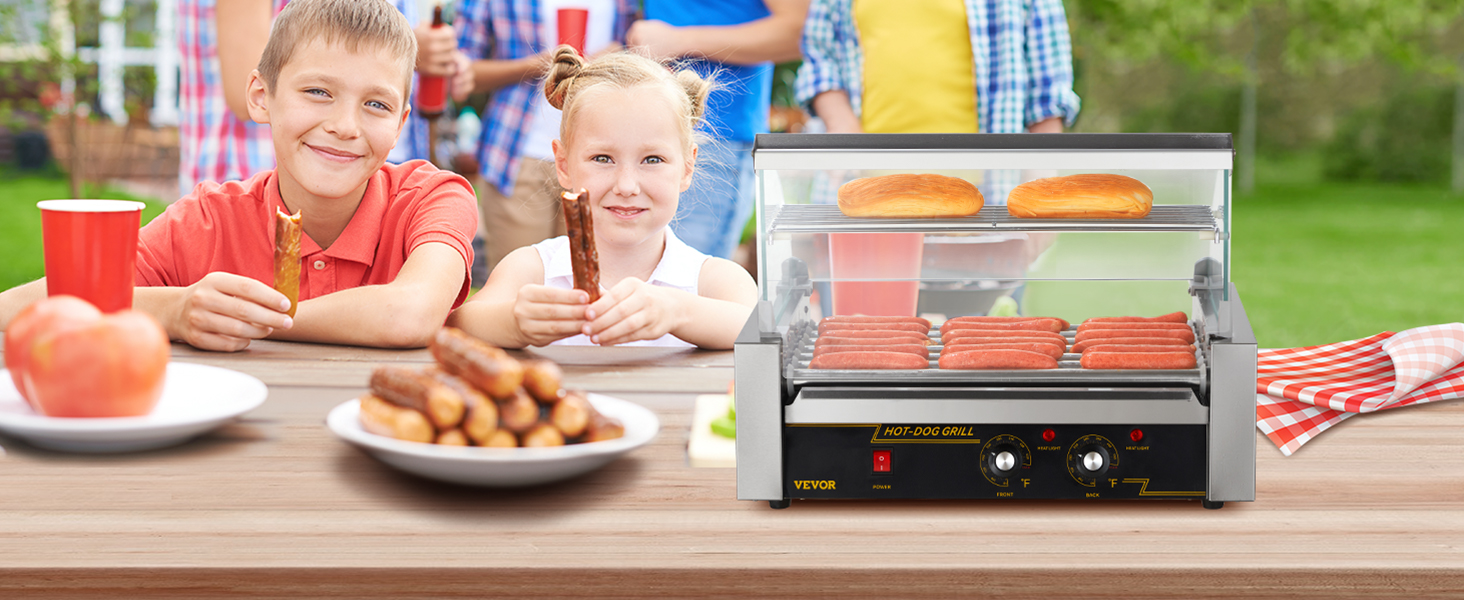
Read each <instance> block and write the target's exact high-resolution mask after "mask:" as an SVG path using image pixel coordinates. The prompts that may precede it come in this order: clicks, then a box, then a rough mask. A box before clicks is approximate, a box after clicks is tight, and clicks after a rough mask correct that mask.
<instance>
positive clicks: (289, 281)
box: [274, 208, 300, 317]
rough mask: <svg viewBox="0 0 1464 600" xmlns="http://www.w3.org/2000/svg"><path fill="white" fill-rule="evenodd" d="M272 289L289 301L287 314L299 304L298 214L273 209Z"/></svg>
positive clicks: (291, 312)
mask: <svg viewBox="0 0 1464 600" xmlns="http://www.w3.org/2000/svg"><path fill="white" fill-rule="evenodd" d="M274 265H275V280H274V289H275V290H276V291H278V292H279V293H281V294H284V295H285V297H286V298H289V299H290V310H289V312H288V314H289V315H290V316H291V317H294V316H295V308H296V307H297V306H299V304H300V213H299V212H298V211H296V212H295V214H293V215H287V214H285V211H283V210H280V209H279V208H275V251H274Z"/></svg>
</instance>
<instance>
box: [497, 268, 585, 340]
mask: <svg viewBox="0 0 1464 600" xmlns="http://www.w3.org/2000/svg"><path fill="white" fill-rule="evenodd" d="M589 303H590V295H589V294H586V293H585V292H584V291H583V290H561V289H556V288H551V287H548V286H544V285H538V284H532V283H531V284H527V285H524V286H523V287H522V288H521V289H519V292H518V296H517V297H516V298H515V300H514V303H513V320H514V322H515V323H516V324H517V325H518V329H519V334H520V335H521V336H522V337H523V338H524V341H525V342H526V343H527V344H528V345H531V346H547V345H549V343H550V342H553V341H555V340H562V339H564V338H567V337H570V336H572V335H574V334H576V333H580V331H581V330H583V328H584V327H585V323H586V322H587V317H586V309H587V307H588V306H589Z"/></svg>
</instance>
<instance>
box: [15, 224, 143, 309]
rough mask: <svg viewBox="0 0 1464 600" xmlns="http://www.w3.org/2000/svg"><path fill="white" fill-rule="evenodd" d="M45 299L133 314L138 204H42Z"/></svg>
mask: <svg viewBox="0 0 1464 600" xmlns="http://www.w3.org/2000/svg"><path fill="white" fill-rule="evenodd" d="M36 206H37V207H39V208H40V209H41V239H42V245H43V247H44V249H45V254H46V294H47V295H48V296H60V295H62V294H65V295H70V296H76V297H79V298H81V299H82V300H86V301H87V302H90V303H92V304H94V305H96V307H97V308H98V309H99V310H101V311H102V312H104V313H110V312H117V311H119V310H126V309H129V308H132V281H133V277H134V276H135V275H134V271H135V265H136V264H137V228H138V226H140V225H141V223H142V209H143V207H144V206H145V205H144V204H143V203H141V202H128V201H125V200H45V201H43V202H38V203H36Z"/></svg>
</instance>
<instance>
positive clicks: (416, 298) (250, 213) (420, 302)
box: [0, 0, 477, 351]
mask: <svg viewBox="0 0 1464 600" xmlns="http://www.w3.org/2000/svg"><path fill="white" fill-rule="evenodd" d="M416 53H417V49H416V39H415V37H414V36H413V34H412V30H411V28H410V27H409V26H408V25H407V21H406V19H405V18H404V17H403V16H402V15H401V13H399V12H397V10H396V9H395V8H394V7H393V6H392V5H391V3H390V2H388V1H387V0H294V1H293V2H290V4H289V5H288V6H287V7H286V8H285V10H284V11H282V12H281V13H280V15H279V17H278V18H277V19H276V20H275V23H274V27H273V29H272V30H271V32H270V39H269V42H268V44H267V45H266V46H265V50H264V54H263V56H262V57H261V58H260V62H259V68H258V69H256V70H255V71H254V72H253V73H251V74H250V77H249V87H248V91H247V93H246V95H247V103H248V109H249V116H250V118H251V119H253V120H254V121H256V122H259V123H267V124H269V125H270V131H271V138H272V142H273V145H274V149H275V156H276V161H277V163H278V167H277V168H276V169H275V170H274V171H267V172H264V173H260V174H259V175H256V176H254V177H252V178H250V179H248V180H245V181H234V182H228V183H224V184H204V185H201V186H200V187H198V188H197V189H195V191H194V192H193V193H192V194H190V195H189V196H186V197H184V198H183V199H182V200H179V201H178V202H176V203H174V204H173V205H172V206H170V207H169V208H168V210H167V212H165V213H164V214H163V215H161V216H159V217H158V218H157V219H155V220H154V221H153V222H151V223H149V224H148V225H147V226H146V227H143V228H142V230H141V232H140V233H139V236H138V249H137V274H136V283H137V285H138V286H139V287H138V288H137V290H136V292H135V295H134V303H133V304H134V308H136V309H137V310H141V311H143V312H146V313H148V314H150V315H152V316H153V317H154V318H156V319H157V320H158V322H159V323H161V324H162V325H163V327H164V328H165V329H166V330H167V331H168V335H169V336H170V337H172V338H173V339H178V340H183V341H185V342H187V343H189V344H191V345H193V346H196V347H199V348H204V349H210V350H229V351H233V350H241V349H243V348H245V347H246V346H248V345H249V342H250V340H252V339H258V338H264V337H269V338H271V339H282V340H297V341H311V342H326V343H336V344H354V345H363V346H385V347H420V346H425V345H426V343H427V340H428V339H429V338H430V337H431V335H432V333H433V332H435V331H436V330H437V329H438V328H439V327H441V326H442V324H443V321H444V320H445V319H446V318H447V315H448V313H449V312H450V311H451V310H452V309H453V308H454V307H456V306H457V305H458V304H460V303H461V302H462V301H463V299H464V298H465V297H466V296H467V293H468V284H469V277H468V266H469V265H471V264H472V257H473V254H472V249H471V245H470V244H471V240H472V237H473V233H474V231H475V230H476V229H477V208H476V202H475V200H474V197H473V193H472V189H471V188H470V187H469V186H468V183H467V181H465V180H464V179H463V178H462V177H459V176H457V175H455V174H452V173H448V172H445V171H439V170H437V169H436V168H435V167H432V166H431V165H430V164H428V163H426V162H423V161H412V162H408V163H405V164H402V165H387V164H386V157H387V154H388V153H389V152H390V151H391V149H392V146H393V145H395V143H396V141H397V136H398V135H400V133H401V129H402V124H403V123H404V122H405V121H406V118H407V115H408V112H409V111H410V108H409V106H408V103H407V99H408V97H409V94H410V85H411V84H410V81H411V76H412V69H413V62H414V59H415V56H416ZM277 209H278V210H283V211H285V212H289V213H293V212H296V211H300V212H301V213H302V219H301V227H302V229H303V231H304V235H302V236H301V244H300V255H301V263H302V264H301V269H300V273H301V275H300V299H301V301H300V303H299V307H298V312H297V313H296V315H295V317H294V318H293V319H292V318H290V317H289V316H287V315H286V313H285V311H286V310H288V308H289V300H288V299H286V298H285V296H284V295H283V294H281V293H279V292H277V291H275V290H274V289H273V288H271V287H270V286H269V285H267V284H266V283H264V282H272V281H273V272H274V262H273V261H274V258H273V257H274V255H273V247H274V240H273V231H274V218H275V217H274V215H275V211H276V210H277ZM44 295H45V280H44V279H42V280H40V281H36V282H32V283H29V284H26V285H24V286H20V287H18V288H15V289H12V290H9V291H7V292H5V293H4V294H0V326H8V324H9V321H10V319H12V318H13V317H14V316H15V314H16V313H17V312H19V311H20V309H21V308H23V307H24V306H25V305H27V304H29V303H31V302H34V301H35V300H38V299H40V298H41V297H42V296H44Z"/></svg>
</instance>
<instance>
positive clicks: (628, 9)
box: [457, 0, 636, 196]
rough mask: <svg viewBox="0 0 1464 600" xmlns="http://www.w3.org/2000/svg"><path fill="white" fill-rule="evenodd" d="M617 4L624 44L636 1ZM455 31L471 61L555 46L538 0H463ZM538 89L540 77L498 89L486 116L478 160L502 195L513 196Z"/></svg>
mask: <svg viewBox="0 0 1464 600" xmlns="http://www.w3.org/2000/svg"><path fill="white" fill-rule="evenodd" d="M615 6H616V10H615V12H616V15H615V24H614V26H613V27H614V31H613V33H612V34H611V37H612V38H613V39H614V40H615V41H617V42H620V43H622V44H623V43H625V32H626V30H627V29H629V28H630V24H631V22H632V21H634V20H635V12H636V6H635V2H634V1H633V0H615ZM457 30H458V48H460V49H461V50H462V51H463V52H464V53H466V54H467V55H468V58H470V59H472V60H482V59H486V58H495V59H500V60H514V59H519V58H525V57H528V56H533V55H535V54H538V53H540V52H543V51H544V50H548V49H550V48H552V47H553V44H552V43H550V42H551V41H550V40H543V39H540V37H541V34H542V33H543V30H544V28H543V27H542V23H541V20H540V16H539V2H538V1H537V0H463V3H462V6H460V7H459V8H458V17H457ZM538 94H539V82H538V81H531V82H523V83H517V84H514V85H511V86H508V87H505V88H503V89H500V90H495V91H494V92H493V99H492V100H491V101H489V103H488V109H487V111H486V112H487V114H486V115H484V116H483V133H482V134H481V136H480V137H479V138H478V164H479V165H481V173H482V175H483V181H485V182H487V183H489V184H490V185H493V186H496V187H497V188H498V190H499V192H500V193H502V194H503V195H504V196H511V195H513V180H514V177H515V176H517V175H518V169H519V160H520V158H521V156H522V154H523V145H524V138H525V137H526V136H527V134H528V131H529V127H530V125H531V123H530V122H529V121H530V120H531V119H532V115H533V112H534V110H533V109H534V99H535V98H536V97H537V95H538Z"/></svg>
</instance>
